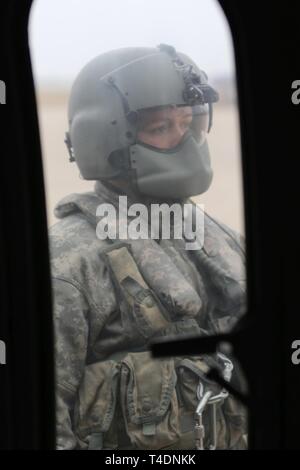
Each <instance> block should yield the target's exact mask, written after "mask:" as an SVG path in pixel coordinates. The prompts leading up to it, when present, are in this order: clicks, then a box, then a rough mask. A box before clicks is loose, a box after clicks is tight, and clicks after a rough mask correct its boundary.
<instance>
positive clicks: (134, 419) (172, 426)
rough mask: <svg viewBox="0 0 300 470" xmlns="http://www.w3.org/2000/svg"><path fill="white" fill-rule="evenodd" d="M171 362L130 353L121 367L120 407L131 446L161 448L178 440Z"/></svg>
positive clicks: (174, 382) (145, 353)
mask: <svg viewBox="0 0 300 470" xmlns="http://www.w3.org/2000/svg"><path fill="white" fill-rule="evenodd" d="M175 385H176V374H175V369H174V360H173V359H164V360H161V359H153V358H152V357H151V354H150V353H149V352H148V351H145V352H138V353H130V354H128V355H127V356H126V357H125V359H124V360H123V361H122V365H121V383H120V390H121V404H122V411H123V416H124V420H125V425H126V429H127V434H128V436H130V440H131V443H132V444H133V445H134V446H135V447H136V448H137V449H161V448H163V447H166V446H168V445H170V444H172V443H174V442H176V441H177V440H178V439H179V438H180V431H179V415H178V403H177V396H176V390H175Z"/></svg>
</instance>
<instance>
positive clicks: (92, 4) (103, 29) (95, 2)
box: [29, 0, 235, 86]
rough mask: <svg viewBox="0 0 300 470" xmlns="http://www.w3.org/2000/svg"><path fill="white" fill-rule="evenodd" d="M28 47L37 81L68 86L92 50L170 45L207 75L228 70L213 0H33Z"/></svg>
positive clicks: (224, 35)
mask: <svg viewBox="0 0 300 470" xmlns="http://www.w3.org/2000/svg"><path fill="white" fill-rule="evenodd" d="M29 30H30V46H31V54H32V60H33V68H34V74H35V78H36V80H37V82H38V84H39V85H46V84H47V85H51V84H61V85H66V86H68V85H69V84H70V83H71V82H72V81H73V79H74V78H75V76H76V75H77V73H78V72H79V70H80V69H81V68H82V67H83V65H85V63H86V62H88V61H89V60H90V59H91V58H93V57H95V56H96V55H98V54H100V53H102V52H106V51H108V50H110V49H116V48H119V47H127V46H150V47H153V46H157V45H158V44H160V43H167V44H172V45H173V46H175V47H176V48H177V49H178V50H179V51H182V52H185V53H186V54H188V55H190V56H191V57H192V58H193V59H194V60H195V62H197V63H198V65H199V66H200V68H202V69H204V70H205V71H206V72H207V73H208V75H209V77H210V78H211V79H214V78H216V77H222V76H233V75H234V73H235V72H234V59H233V50H232V43H231V34H230V31H229V27H228V25H227V21H226V19H225V16H224V14H223V11H222V10H221V8H220V6H219V4H218V3H217V1H216V0H35V1H34V3H33V7H32V11H31V17H30V24H29Z"/></svg>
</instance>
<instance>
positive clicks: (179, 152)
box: [65, 45, 218, 197]
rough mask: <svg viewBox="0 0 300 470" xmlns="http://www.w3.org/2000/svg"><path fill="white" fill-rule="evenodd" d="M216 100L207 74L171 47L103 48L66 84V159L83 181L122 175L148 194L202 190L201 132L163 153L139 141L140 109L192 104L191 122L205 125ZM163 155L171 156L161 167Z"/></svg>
mask: <svg viewBox="0 0 300 470" xmlns="http://www.w3.org/2000/svg"><path fill="white" fill-rule="evenodd" d="M217 100H218V94H217V92H216V91H215V90H214V89H213V88H212V87H211V86H209V85H208V83H207V76H206V74H205V73H204V72H203V71H201V70H200V69H199V68H198V67H197V65H196V64H195V63H194V62H193V61H192V60H191V59H190V58H188V57H187V56H185V55H184V54H181V53H177V52H176V51H175V49H174V48H173V47H172V46H167V45H161V46H159V47H158V48H124V49H118V50H115V51H111V52H107V53H105V54H102V55H100V56H98V57H96V58H95V59H93V60H92V61H90V62H89V63H88V64H87V65H86V66H85V67H84V68H83V69H82V70H81V72H80V73H79V75H78V77H77V78H76V80H75V82H74V84H73V87H72V90H71V94H70V99H69V110H68V117H69V132H67V133H66V140H65V142H66V144H67V146H68V149H69V153H70V160H71V161H74V160H75V161H76V163H77V165H78V167H79V169H80V172H81V174H82V176H83V178H85V179H88V180H103V179H113V178H116V177H119V176H120V175H122V176H123V177H127V178H128V179H129V180H130V181H131V182H132V183H135V184H136V187H137V189H138V190H139V191H140V192H142V193H144V194H148V195H151V196H159V197H174V196H175V197H184V196H190V195H194V194H200V193H201V192H204V191H206V189H207V188H208V186H209V185H210V182H211V179H212V170H211V168H210V158H209V153H208V147H207V143H206V140H205V138H203V136H202V138H201V139H199V138H197V135H195V134H193V132H191V133H190V134H189V135H187V136H186V138H185V139H183V142H181V143H180V145H179V146H177V147H176V148H174V149H172V150H171V151H170V150H168V151H161V150H159V149H156V148H153V147H149V146H147V145H143V144H142V143H140V142H138V141H137V122H138V119H139V112H140V111H141V110H145V109H148V108H156V107H162V106H170V105H172V106H174V105H176V106H191V107H192V108H193V114H194V115H195V122H196V120H197V116H198V117H199V116H200V117H204V116H206V117H208V119H207V121H206V122H208V124H207V129H206V130H207V131H209V129H210V127H211V123H212V103H213V102H215V101H217ZM200 129H201V132H202V131H203V130H204V129H203V124H202V127H201V125H200ZM198 130H199V129H198ZM202 133H203V132H202ZM161 153H168V154H169V155H170V158H169V159H167V160H166V159H164V163H163V167H161V162H162V159H161V155H160V154H161ZM185 155H186V158H187V160H186V161H185V160H184V158H185ZM192 179H193V181H192ZM166 183H168V184H167V185H166ZM166 186H167V187H166ZM175 192H176V194H174V193H175Z"/></svg>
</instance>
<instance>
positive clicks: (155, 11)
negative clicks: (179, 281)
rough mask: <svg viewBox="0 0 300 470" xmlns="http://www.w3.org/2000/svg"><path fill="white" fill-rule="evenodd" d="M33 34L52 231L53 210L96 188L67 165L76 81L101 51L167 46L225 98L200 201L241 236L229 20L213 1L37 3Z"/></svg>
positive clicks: (220, 105) (220, 104) (216, 114)
mask: <svg viewBox="0 0 300 470" xmlns="http://www.w3.org/2000/svg"><path fill="white" fill-rule="evenodd" d="M29 35H30V48H31V58H32V63H33V72H34V79H35V86H36V95H37V102H38V114H39V125H40V133H41V141H42V151H43V165H44V177H45V183H46V192H47V194H46V195H47V212H48V223H49V225H52V224H53V223H55V221H56V219H55V216H54V214H53V209H54V206H55V204H56V203H57V202H58V201H59V200H60V199H61V198H62V197H64V196H66V195H67V194H70V193H73V192H84V191H90V190H92V189H93V186H94V182H93V181H85V180H83V179H81V178H80V175H79V170H78V169H77V166H76V164H75V163H69V161H68V158H69V157H68V153H67V149H66V147H65V144H64V134H65V131H66V130H67V103H68V95H69V92H70V87H71V85H72V82H73V80H74V78H75V77H76V75H77V74H78V72H79V71H80V69H81V68H82V67H83V66H84V65H85V64H86V63H87V62H88V61H89V60H91V59H92V58H93V57H95V56H96V55H98V54H101V53H102V52H106V51H109V50H111V49H116V48H120V47H129V46H148V47H153V46H157V45H158V44H160V43H166V44H171V45H173V46H175V48H176V49H177V50H179V51H181V52H184V53H186V54H188V55H189V56H191V58H192V59H193V60H194V61H195V62H196V63H197V64H198V65H199V67H200V68H202V69H203V70H205V71H206V73H207V74H208V77H209V81H210V83H211V84H212V86H214V87H215V88H216V89H217V90H218V91H219V93H220V101H219V102H218V103H217V104H216V105H215V106H214V122H213V127H212V129H211V132H210V134H209V136H208V142H209V146H210V151H211V159H212V166H213V169H214V179H213V183H212V185H211V187H210V189H209V190H208V191H207V193H205V194H203V195H201V196H199V197H198V198H195V200H196V201H198V202H200V203H201V204H204V206H205V210H206V211H207V212H208V213H209V214H211V215H212V216H214V217H216V218H218V219H219V220H220V221H222V222H224V223H226V224H227V225H229V226H230V227H232V228H234V229H235V230H237V231H239V232H240V233H244V220H243V194H242V175H241V153H240V133H239V114H238V103H237V97H236V84H235V65H234V56H233V49H232V41H231V33H230V30H229V27H228V24H227V20H226V18H225V16H224V14H223V11H222V10H221V8H220V6H219V4H218V3H217V2H216V0H198V1H196V0H184V1H182V0H163V1H161V0H115V1H114V2H104V1H101V0H85V1H84V2H83V1H82V0H51V1H50V0H35V1H34V3H33V6H32V10H31V16H30V23H29Z"/></svg>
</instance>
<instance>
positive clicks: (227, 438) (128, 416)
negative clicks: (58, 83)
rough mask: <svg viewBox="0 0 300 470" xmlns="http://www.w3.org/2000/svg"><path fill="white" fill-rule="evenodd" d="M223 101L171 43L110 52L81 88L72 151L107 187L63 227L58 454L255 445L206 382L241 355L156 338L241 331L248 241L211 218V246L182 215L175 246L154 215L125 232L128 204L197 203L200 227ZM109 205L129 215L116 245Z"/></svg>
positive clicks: (64, 217) (55, 263) (56, 281)
mask: <svg viewBox="0 0 300 470" xmlns="http://www.w3.org/2000/svg"><path fill="white" fill-rule="evenodd" d="M217 99H218V94H217V92H216V91H215V90H214V89H213V88H212V87H211V86H210V85H209V84H208V82H207V76H206V74H205V73H204V72H203V71H201V70H200V69H199V68H198V67H197V65H196V64H195V63H194V62H193V61H192V60H191V59H190V58H189V57H187V56H186V55H184V54H182V53H177V52H176V50H175V49H174V48H173V47H172V46H167V45H161V46H159V47H158V48H124V49H120V50H115V51H111V52H108V53H106V54H103V55H100V56H98V57H96V58H95V59H94V60H92V61H91V62H89V63H88V64H87V65H86V66H85V67H84V68H83V70H82V71H81V72H80V74H79V75H78V77H77V79H76V80H75V82H74V84H73V87H72V90H71V95H70V101H69V131H68V132H67V134H66V143H67V146H68V149H69V153H70V160H71V161H74V160H75V161H76V163H77V165H78V167H79V169H80V172H81V174H82V176H83V178H85V179H88V180H96V185H95V191H94V192H90V193H84V194H72V195H70V196H67V197H66V198H65V199H63V200H62V201H61V202H60V203H59V204H58V205H57V206H56V209H55V214H56V216H57V217H58V218H59V219H61V220H60V221H59V222H58V223H57V224H55V225H54V226H53V227H52V228H51V232H50V241H51V256H52V279H53V293H54V313H55V333H56V371H57V446H58V449H195V448H203V447H209V448H223V449H237V448H244V447H245V445H244V435H245V433H246V430H245V417H244V413H243V410H241V408H240V407H239V406H238V405H237V404H236V403H235V402H234V401H233V399H232V397H230V396H229V397H227V395H226V393H225V392H224V391H223V390H220V388H219V387H218V386H217V385H216V384H214V383H211V382H210V381H208V380H207V379H206V377H205V372H207V371H208V370H209V367H211V366H212V365H215V366H219V367H221V368H222V370H224V377H225V378H226V379H227V380H229V379H230V375H231V369H232V363H231V361H230V360H229V359H227V358H226V357H225V356H224V355H222V354H218V355H215V356H214V357H210V356H196V357H181V356H178V357H175V358H174V357H172V358H167V359H154V358H152V357H151V354H150V352H149V344H150V343H151V341H152V340H154V339H158V338H163V339H165V338H170V337H174V336H176V337H179V336H180V337H185V336H191V335H195V334H198V335H199V334H203V335H204V334H212V333H219V332H225V331H228V330H229V329H231V328H232V327H233V326H234V325H235V323H236V322H237V320H238V319H239V318H240V317H241V315H242V314H243V313H244V311H245V269H244V263H245V259H244V250H243V247H242V246H241V244H240V237H239V236H238V234H236V233H235V232H234V231H233V230H231V229H230V228H228V227H226V226H224V225H223V224H221V223H219V222H217V221H215V220H214V219H213V218H211V217H210V216H209V215H207V214H203V213H202V216H203V221H204V224H203V227H202V228H203V230H202V233H201V234H200V233H198V232H199V230H198V232H197V233H196V237H194V241H195V243H198V249H194V248H193V249H192V250H189V249H186V244H185V241H186V240H185V239H184V237H182V238H181V239H180V238H176V237H175V236H174V233H175V227H176V223H178V220H177V221H175V216H174V219H173V220H172V223H171V224H170V226H171V234H170V237H169V238H166V237H163V236H162V229H163V228H164V227H162V226H161V225H160V224H158V230H157V232H156V235H157V236H156V238H155V237H154V238H151V237H149V236H148V237H147V234H148V235H149V233H152V232H151V230H149V231H148V225H147V224H148V223H149V220H148V221H147V224H146V226H147V230H146V231H147V234H146V236H143V237H140V238H138V237H133V236H131V237H130V236H129V237H128V238H127V239H124V237H123V238H122V237H121V236H120V231H122V230H123V229H124V226H125V224H126V223H127V222H128V221H127V220H125V219H127V218H128V213H126V214H125V213H123V212H122V210H121V209H120V205H119V201H120V196H123V197H124V196H126V197H127V200H128V204H129V205H131V207H132V204H134V203H139V204H143V205H144V207H145V208H146V209H150V208H151V207H152V206H153V204H157V203H165V204H167V207H170V205H171V204H174V203H177V204H179V206H180V207H182V208H183V206H184V204H186V202H187V201H189V207H192V213H191V214H190V216H191V220H193V221H195V218H196V220H197V214H199V213H198V212H197V211H199V210H200V209H199V208H197V207H196V206H195V204H193V205H191V204H192V203H191V201H190V200H188V198H189V197H190V196H194V195H198V194H201V193H203V192H205V191H207V189H208V188H209V186H210V183H211V180H212V169H211V166H210V157H209V150H208V145H207V141H206V133H207V131H209V130H210V127H211V125H212V104H213V102H215V101H217ZM109 205H110V206H112V207H113V208H114V213H115V215H116V218H115V219H113V218H109V217H106V218H105V224H106V229H107V233H108V234H109V237H108V238H107V239H104V238H105V237H101V236H100V237H99V236H97V234H98V235H99V230H97V228H99V226H98V222H99V220H102V222H103V220H104V219H103V218H102V219H101V218H100V219H99V217H98V216H99V214H100V213H101V215H102V216H103V215H104V213H103V211H102V209H103V207H104V208H106V209H107V208H108V207H110V206H109ZM99 207H100V208H101V207H102V209H100V210H99ZM182 214H183V216H182V218H181V219H180V221H181V222H182V221H183V219H184V218H185V217H188V216H189V215H188V213H185V212H184V211H183V212H182ZM150 224H151V221H150ZM142 225H143V224H140V227H141V226H142ZM102 227H103V225H102ZM143 227H144V229H142V228H141V232H143V235H145V233H144V232H145V224H144V225H143ZM200 231H201V230H200ZM112 234H115V236H112ZM185 235H186V234H185ZM200 235H201V236H200ZM197 237H198V238H197ZM101 238H102V239H101ZM200 239H201V240H202V241H203V243H202V244H201V243H200V244H199V240H200ZM197 240H198V241H197ZM226 397H227V398H226ZM200 402H201V406H200V408H201V409H202V408H203V410H202V411H201V413H200V415H199V420H198V421H197V420H196V419H195V411H196V408H197V407H198V405H199V403H200ZM213 402H214V403H215V404H212V403H213ZM205 405H206V406H205ZM198 411H199V409H198ZM196 417H197V416H196ZM195 430H196V431H198V434H197V432H196V434H195ZM204 430H205V436H203V433H204ZM201 433H202V434H201Z"/></svg>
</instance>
